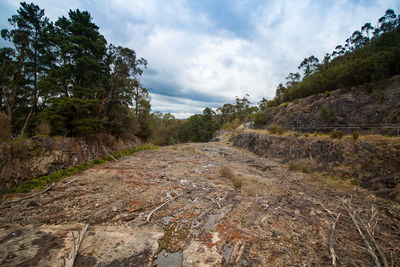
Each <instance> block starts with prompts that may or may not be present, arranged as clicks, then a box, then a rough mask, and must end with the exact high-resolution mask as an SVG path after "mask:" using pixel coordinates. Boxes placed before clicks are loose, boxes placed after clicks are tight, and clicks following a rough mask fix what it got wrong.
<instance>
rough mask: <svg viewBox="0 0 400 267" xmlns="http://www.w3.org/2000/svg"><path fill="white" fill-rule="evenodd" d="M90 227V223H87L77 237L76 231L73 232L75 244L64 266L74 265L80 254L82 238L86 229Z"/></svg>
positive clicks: (70, 266)
mask: <svg viewBox="0 0 400 267" xmlns="http://www.w3.org/2000/svg"><path fill="white" fill-rule="evenodd" d="M88 228H89V224H86V225H85V226H84V227H83V229H82V230H81V231H80V232H79V233H78V236H77V237H75V235H74V232H72V236H73V238H74V244H73V246H72V248H71V253H70V255H69V257H68V258H67V261H66V262H65V265H64V267H73V266H74V262H75V258H76V255H77V254H78V251H79V247H80V246H81V243H82V240H83V238H84V237H85V234H86V231H87V229H88Z"/></svg>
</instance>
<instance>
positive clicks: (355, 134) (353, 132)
mask: <svg viewBox="0 0 400 267" xmlns="http://www.w3.org/2000/svg"><path fill="white" fill-rule="evenodd" d="M351 136H353V139H354V141H356V140H357V139H358V137H359V136H360V132H359V131H356V130H354V131H352V132H351Z"/></svg>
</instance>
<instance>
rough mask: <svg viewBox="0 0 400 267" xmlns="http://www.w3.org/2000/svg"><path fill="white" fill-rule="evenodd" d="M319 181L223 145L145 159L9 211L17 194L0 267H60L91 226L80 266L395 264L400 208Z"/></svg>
mask: <svg viewBox="0 0 400 267" xmlns="http://www.w3.org/2000/svg"><path fill="white" fill-rule="evenodd" d="M317 176H318V175H315V174H303V173H301V172H291V171H289V170H288V168H287V165H285V164H281V163H279V162H278V161H274V160H272V159H265V158H260V157H257V156H255V155H253V154H251V153H249V152H247V151H244V150H240V149H236V148H233V147H231V146H230V145H227V144H226V140H225V141H222V142H219V143H205V144H204V143H202V144H183V145H178V146H169V147H162V148H160V149H157V150H152V151H142V152H139V153H137V154H135V155H133V156H131V157H126V158H123V159H121V160H119V161H118V162H109V163H106V164H103V165H99V166H96V167H94V168H92V169H89V170H87V171H85V172H82V173H79V174H77V175H74V176H71V177H69V178H67V179H64V180H63V181H62V182H59V183H58V184H57V185H56V186H54V187H53V188H52V189H51V190H49V191H48V192H46V193H43V194H40V195H38V196H35V197H33V198H30V199H26V200H23V201H20V202H17V203H14V204H5V203H6V202H9V201H10V200H12V199H18V198H21V197H23V195H14V196H12V198H11V197H8V198H7V199H6V200H5V201H4V202H3V204H2V205H1V208H0V227H1V231H0V265H2V266H21V265H22V266H23V264H21V263H24V262H27V261H28V262H29V260H30V258H29V257H31V258H32V259H33V258H34V259H35V261H33V262H35V263H36V264H37V266H43V265H44V264H45V263H49V262H50V263H51V265H53V266H55V265H56V264H55V263H54V261H55V260H57V262H61V263H60V266H62V264H63V262H65V259H63V255H65V256H64V258H65V257H66V258H68V257H69V254H71V253H70V251H71V249H70V248H71V247H72V248H73V247H74V246H76V242H75V241H74V240H76V239H77V237H78V235H79V232H81V229H82V228H83V227H84V225H86V224H89V228H88V231H87V233H86V235H85V236H84V238H83V241H82V243H81V244H80V248H79V253H78V256H77V257H76V260H75V265H74V266H142V265H143V266H147V265H150V266H151V265H152V264H155V265H158V266H169V265H168V264H174V265H173V266H181V265H182V266H220V265H223V266H231V265H232V266H233V265H235V266H284V265H286V266H327V265H328V266H329V265H331V264H332V255H334V254H336V261H337V264H338V265H339V266H341V265H347V266H374V265H375V264H376V262H375V261H376V260H378V261H379V262H381V263H382V264H383V257H382V256H380V255H379V251H378V250H377V248H381V251H382V252H383V254H384V256H385V258H386V260H387V262H388V264H389V266H390V265H392V264H393V265H392V266H396V265H398V264H399V262H400V249H399V247H400V245H399V244H400V215H399V214H400V213H399V211H400V208H399V207H398V206H396V204H394V203H389V202H387V201H384V200H381V199H377V198H375V197H374V196H372V195H371V194H369V193H368V192H366V191H364V190H363V189H361V188H359V187H357V186H353V185H350V184H348V183H343V182H338V181H332V180H329V179H323V178H318V177H317ZM67 182H70V183H69V184H66V183H67ZM31 194H32V193H31ZM24 196H25V195H24ZM346 203H347V204H346ZM157 208H159V209H157ZM349 211H350V213H352V212H355V213H352V214H354V216H353V217H354V218H355V220H356V222H358V224H359V226H360V228H361V230H362V231H363V233H364V236H365V239H366V241H367V243H368V244H370V245H371V246H372V252H373V253H374V254H375V255H377V259H375V261H374V258H373V257H372V256H371V253H368V252H367V243H366V242H365V240H363V239H362V238H361V236H360V234H359V233H358V232H357V228H356V224H355V223H354V221H353V219H352V218H351V216H350V215H349ZM339 214H340V215H339ZM338 216H339V217H338ZM337 218H338V220H337V222H336V229H335V231H334V232H332V230H333V227H332V226H333V225H334V222H335V220H336V219H337ZM363 223H364V225H363ZM55 225H58V226H55ZM364 226H365V227H364ZM60 227H64V228H63V231H61V230H60V229H59V228H60ZM367 229H368V230H369V231H370V234H371V235H370V236H369V235H368V232H367V231H366V230H367ZM49 240H50V241H49ZM71 242H72V243H71ZM374 242H375V244H376V245H374ZM71 244H72V245H71ZM74 244H75V245H74ZM330 246H331V247H332V248H333V251H332V250H330ZM43 247H45V248H43ZM67 247H68V248H67ZM72 250H73V249H72ZM60 251H65V253H64V252H63V253H64V254H63V253H60ZM333 252H334V254H333ZM68 253H69V254H68ZM56 254H57V255H58V256H57V257H56V256H54V257H53V256H52V255H56ZM31 262H32V261H31ZM27 266H28V265H27ZM31 266H32V265H31Z"/></svg>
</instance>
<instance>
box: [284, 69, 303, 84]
mask: <svg viewBox="0 0 400 267" xmlns="http://www.w3.org/2000/svg"><path fill="white" fill-rule="evenodd" d="M285 79H286V81H287V82H286V87H292V86H294V85H296V84H297V83H298V82H300V73H298V72H296V73H292V72H291V73H289V75H288V76H287V77H286V78H285Z"/></svg>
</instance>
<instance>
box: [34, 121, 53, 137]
mask: <svg viewBox="0 0 400 267" xmlns="http://www.w3.org/2000/svg"><path fill="white" fill-rule="evenodd" d="M50 133H51V125H50V123H48V122H47V121H44V122H42V123H40V124H39V126H38V127H37V129H36V134H37V135H49V134H50Z"/></svg>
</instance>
